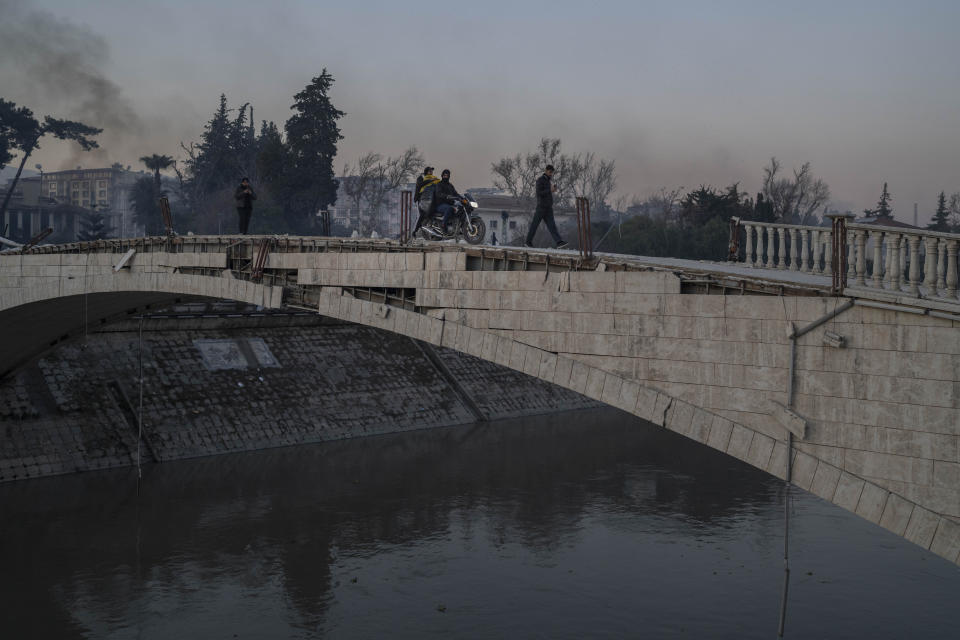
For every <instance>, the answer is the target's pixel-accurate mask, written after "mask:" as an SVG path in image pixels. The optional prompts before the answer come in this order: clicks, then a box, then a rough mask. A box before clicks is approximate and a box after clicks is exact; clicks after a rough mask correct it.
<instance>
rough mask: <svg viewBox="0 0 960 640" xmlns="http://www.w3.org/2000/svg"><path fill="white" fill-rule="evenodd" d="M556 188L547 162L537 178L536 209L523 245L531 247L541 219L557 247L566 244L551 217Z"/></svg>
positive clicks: (551, 167) (551, 168) (560, 247)
mask: <svg viewBox="0 0 960 640" xmlns="http://www.w3.org/2000/svg"><path fill="white" fill-rule="evenodd" d="M556 190H557V186H556V185H555V184H553V165H552V164H548V165H547V168H546V169H544V171H543V175H542V176H540V177H539V178H537V210H536V211H535V212H534V214H533V220H532V221H531V222H530V230H529V231H527V239H526V241H525V242H524V243H523V244H524V246H527V247H533V236H534V234H535V233H536V232H537V227H539V226H540V221H541V220H542V221H543V222H545V223H546V225H547V231H549V232H550V235H552V236H553V241H554V242H555V243H556V244H557V249H563V248H564V247H566V246H567V243H566V242H564V241H563V238H561V237H560V233H559V232H558V231H557V223H556V222H555V221H554V219H553V192H554V191H556Z"/></svg>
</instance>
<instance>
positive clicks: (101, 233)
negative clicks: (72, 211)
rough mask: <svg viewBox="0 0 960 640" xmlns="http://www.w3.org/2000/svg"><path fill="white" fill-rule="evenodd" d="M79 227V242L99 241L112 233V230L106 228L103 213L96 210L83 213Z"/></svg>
mask: <svg viewBox="0 0 960 640" xmlns="http://www.w3.org/2000/svg"><path fill="white" fill-rule="evenodd" d="M80 225H81V229H80V233H78V234H77V239H78V240H80V241H81V242H87V241H90V240H101V239H103V238H106V237H107V236H108V235H109V234H110V232H111V231H113V229H111V228H110V227H108V226H107V223H106V221H105V220H104V217H103V213H101V212H99V211H97V210H96V209H89V210H87V211H85V212H84V214H83V217H82V218H81V219H80Z"/></svg>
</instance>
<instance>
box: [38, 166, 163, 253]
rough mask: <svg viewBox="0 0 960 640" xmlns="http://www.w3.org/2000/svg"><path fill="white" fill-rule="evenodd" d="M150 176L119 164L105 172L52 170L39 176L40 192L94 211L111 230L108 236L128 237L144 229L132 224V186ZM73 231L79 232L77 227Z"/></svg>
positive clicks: (106, 169) (97, 170)
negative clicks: (99, 213) (98, 213)
mask: <svg viewBox="0 0 960 640" xmlns="http://www.w3.org/2000/svg"><path fill="white" fill-rule="evenodd" d="M149 175H150V174H149V173H147V172H145V171H130V170H128V169H123V168H121V167H120V166H119V165H115V166H113V167H108V168H105V169H81V168H79V167H78V168H77V169H74V170H72V171H51V172H46V173H44V174H43V176H42V180H43V183H42V186H41V190H42V193H43V195H44V196H45V197H47V198H50V199H52V200H56V201H57V202H58V203H68V204H71V205H73V206H75V207H82V208H84V209H91V208H93V209H96V210H97V211H99V212H101V213H103V214H104V221H105V223H106V225H107V226H108V227H110V228H111V229H113V232H112V233H111V235H113V236H117V237H131V236H138V235H142V234H143V227H142V226H137V225H135V224H134V222H133V210H132V208H131V206H130V201H131V192H132V190H133V185H134V183H135V182H136V181H137V180H139V179H140V178H143V177H145V176H149ZM76 231H79V226H77V228H76Z"/></svg>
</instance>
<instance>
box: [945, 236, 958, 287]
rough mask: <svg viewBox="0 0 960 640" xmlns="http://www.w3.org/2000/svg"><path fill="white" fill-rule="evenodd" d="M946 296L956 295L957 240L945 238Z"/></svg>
mask: <svg viewBox="0 0 960 640" xmlns="http://www.w3.org/2000/svg"><path fill="white" fill-rule="evenodd" d="M947 297H948V298H956V297H957V241H956V240H947Z"/></svg>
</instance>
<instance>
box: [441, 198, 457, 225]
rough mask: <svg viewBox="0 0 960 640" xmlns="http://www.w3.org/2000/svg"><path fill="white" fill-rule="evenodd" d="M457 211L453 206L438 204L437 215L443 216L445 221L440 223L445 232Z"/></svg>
mask: <svg viewBox="0 0 960 640" xmlns="http://www.w3.org/2000/svg"><path fill="white" fill-rule="evenodd" d="M456 211H457V210H456V209H454V208H453V205H450V204H438V205H437V213H442V214H443V220H441V221H440V226H441V227H443V230H444V232H446V230H447V223H448V222H450V216H452V215H453V214H454V213H455V212H456Z"/></svg>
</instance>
